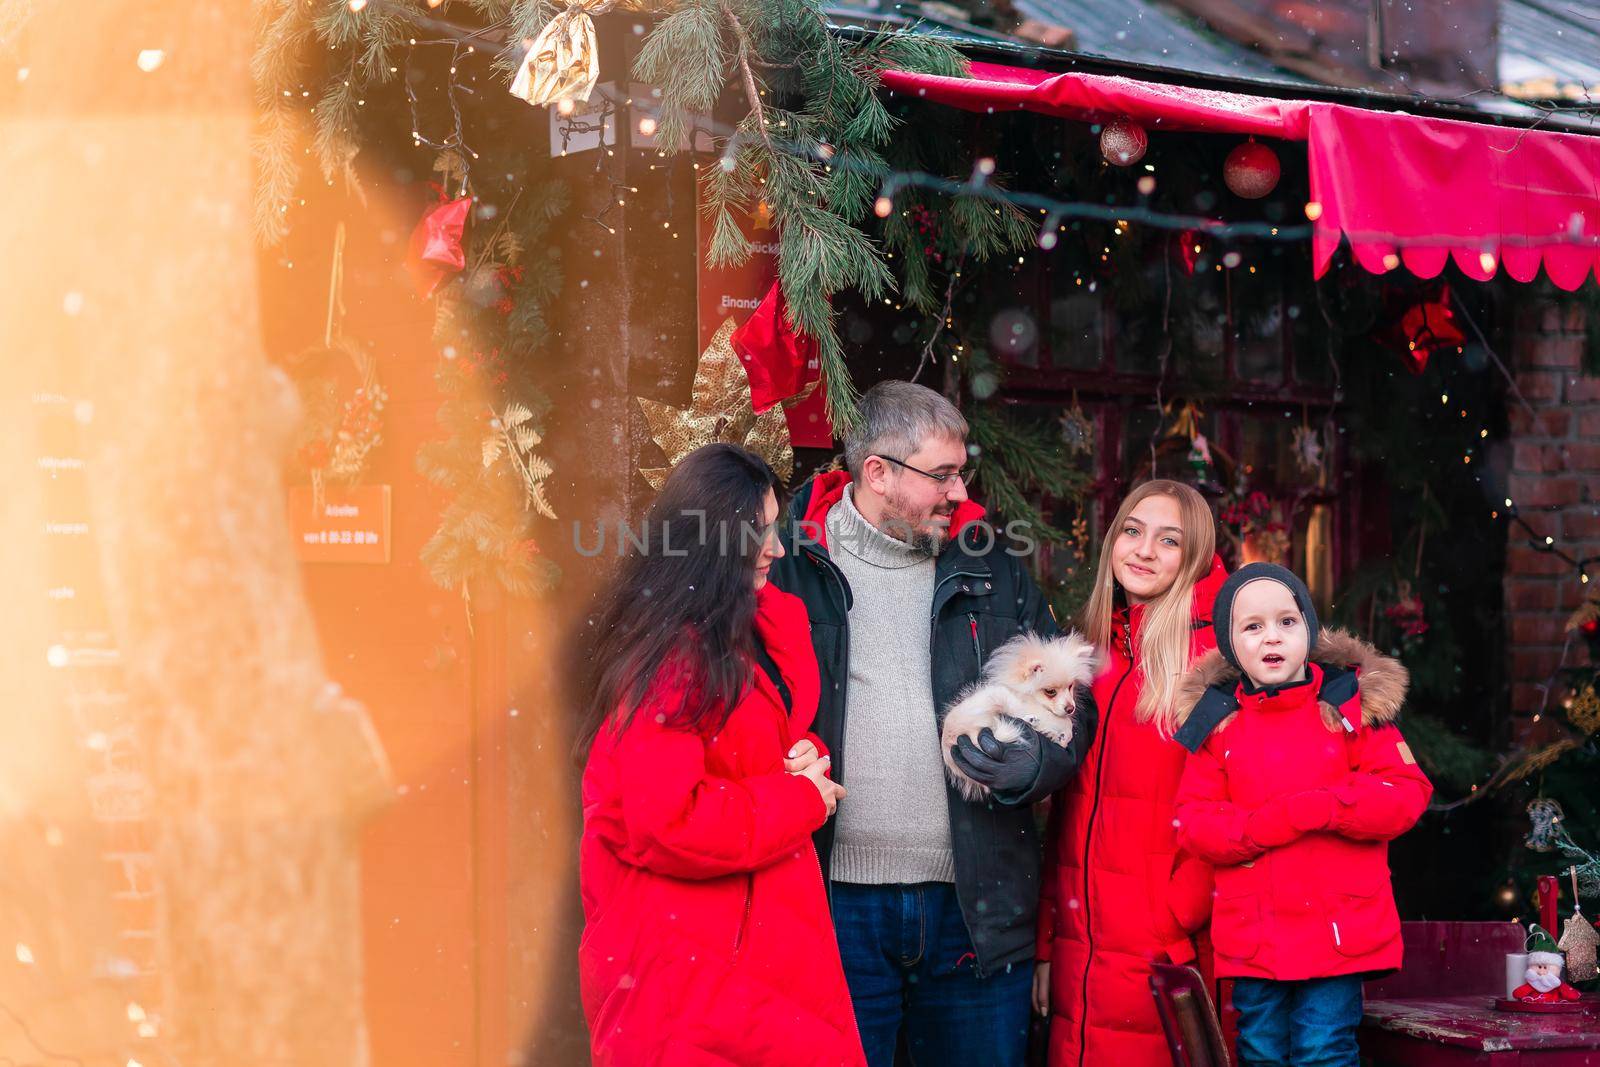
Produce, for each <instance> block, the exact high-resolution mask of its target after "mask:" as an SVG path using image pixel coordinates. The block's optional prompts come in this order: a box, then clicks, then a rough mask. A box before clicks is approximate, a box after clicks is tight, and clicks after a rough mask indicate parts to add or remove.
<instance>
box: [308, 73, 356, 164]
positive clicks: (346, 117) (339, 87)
mask: <svg viewBox="0 0 1600 1067" xmlns="http://www.w3.org/2000/svg"><path fill="white" fill-rule="evenodd" d="M356 94H357V89H356V86H355V69H354V66H353V65H352V67H351V69H349V70H347V71H346V72H345V74H344V75H343V76H339V75H335V76H334V78H333V80H332V81H330V82H329V83H328V87H327V88H326V89H325V90H323V93H322V99H321V100H319V101H317V106H316V116H317V133H316V137H315V138H314V139H313V145H314V147H315V148H316V152H317V161H318V162H319V163H320V164H321V165H322V176H323V178H324V179H325V180H326V181H327V182H328V184H329V185H332V184H333V180H334V177H335V175H337V176H338V177H340V178H343V179H344V181H345V183H346V185H347V186H348V187H349V188H350V190H351V191H352V192H357V193H359V192H360V189H361V180H360V179H359V178H358V177H357V176H356V169H355V158H356V154H357V153H358V152H360V151H361V146H360V145H359V144H358V143H357V141H356V137H355V129H356V110H357V105H356V100H357V99H358V97H357V95H356Z"/></svg>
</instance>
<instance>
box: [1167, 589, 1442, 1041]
mask: <svg viewBox="0 0 1600 1067" xmlns="http://www.w3.org/2000/svg"><path fill="white" fill-rule="evenodd" d="M1213 618H1214V622H1215V627H1216V637H1217V646H1218V647H1217V650H1216V651H1215V652H1212V653H1209V654H1208V655H1207V656H1205V657H1204V658H1202V659H1201V660H1200V661H1199V662H1198V663H1196V664H1195V666H1194V668H1193V670H1192V671H1191V673H1190V675H1189V676H1188V677H1187V678H1185V680H1184V687H1183V690H1182V692H1181V694H1180V697H1179V708H1180V716H1181V718H1180V726H1179V728H1178V731H1177V734H1176V737H1177V739H1178V741H1179V742H1180V743H1182V744H1183V745H1184V747H1186V748H1187V749H1189V751H1190V752H1191V753H1192V755H1191V756H1190V757H1189V761H1188V764H1187V766H1186V767H1185V769H1184V774H1183V780H1182V783H1181V784H1180V785H1179V787H1178V801H1177V803H1178V823H1179V826H1178V843H1179V844H1180V845H1181V846H1182V847H1184V848H1185V849H1187V850H1188V851H1190V852H1192V853H1194V854H1196V855H1198V856H1201V857H1203V858H1204V859H1207V860H1209V861H1211V862H1212V863H1213V864H1215V865H1216V905H1215V909H1214V911H1213V913H1212V918H1211V937H1212V941H1213V944H1214V945H1215V948H1216V973H1217V977H1219V978H1232V979H1234V980H1235V981H1234V985H1233V1005H1234V1007H1235V1008H1236V1009H1238V1012H1239V1062H1240V1064H1241V1065H1242V1067H1257V1065H1261V1067H1264V1065H1267V1064H1273V1065H1280V1064H1293V1065H1294V1067H1312V1065H1316V1067H1357V1064H1358V1062H1359V1057H1358V1053H1357V1050H1356V1028H1357V1026H1358V1025H1359V1024H1360V1022H1361V983H1362V981H1363V980H1364V979H1366V978H1370V977H1372V976H1373V975H1374V974H1376V973H1381V972H1385V971H1392V970H1395V969H1397V968H1398V967H1399V966H1400V957H1401V946H1400V917H1399V915H1398V913H1397V912H1396V911H1395V906H1394V894H1393V892H1392V891H1391V889H1390V885H1389V864H1388V842H1389V841H1391V840H1392V839H1394V838H1396V837H1398V836H1399V835H1401V834H1403V833H1404V832H1405V831H1406V830H1408V829H1410V828H1411V826H1412V824H1413V823H1415V822H1416V821H1417V818H1418V817H1419V816H1420V815H1421V814H1422V811H1423V809H1424V808H1426V807H1427V804H1428V798H1429V797H1430V796H1431V795H1432V793H1433V787H1432V786H1431V785H1430V784H1429V783H1428V779H1427V778H1426V777H1425V776H1424V775H1423V773H1422V771H1421V769H1420V768H1419V767H1418V766H1417V761H1416V759H1415V758H1414V757H1413V756H1412V754H1411V749H1410V748H1408V747H1407V746H1406V743H1405V741H1404V739H1403V738H1401V736H1400V730H1399V728H1398V727H1397V726H1395V724H1394V720H1395V718H1396V716H1397V715H1398V714H1399V711H1400V705H1401V704H1402V703H1403V702H1404V700H1405V691H1406V683H1407V676H1406V670H1405V668H1404V667H1403V666H1401V665H1400V664H1399V663H1397V662H1395V661H1394V660H1392V659H1390V658H1388V657H1386V656H1382V655H1380V654H1379V653H1378V652H1377V651H1376V650H1375V649H1374V648H1373V647H1372V646H1371V645H1369V644H1366V643H1365V642H1363V641H1360V640H1357V639H1356V638H1354V637H1351V636H1350V635H1348V634H1344V633H1340V632H1338V631H1328V632H1325V633H1324V632H1321V630H1320V628H1319V626H1318V624H1317V616H1316V612H1315V610H1314V609H1313V607H1312V604H1311V594H1310V592H1309V591H1308V590H1307V589H1306V587H1305V583H1303V582H1301V581H1300V579H1299V578H1297V577H1295V576H1294V575H1293V574H1292V573H1290V572H1289V571H1287V570H1285V569H1284V568H1282V567H1278V566H1274V565H1272V564H1267V563H1252V564H1250V565H1248V566H1245V567H1242V568H1240V569H1239V570H1238V571H1237V572H1235V573H1234V574H1233V575H1232V576H1231V577H1230V578H1229V579H1228V581H1227V582H1226V583H1225V584H1224V585H1223V587H1222V591H1221V592H1220V593H1218V595H1217V601H1216V606H1215V608H1214V614H1213Z"/></svg>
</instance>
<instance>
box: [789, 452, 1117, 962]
mask: <svg viewBox="0 0 1600 1067" xmlns="http://www.w3.org/2000/svg"><path fill="white" fill-rule="evenodd" d="M848 483H849V475H848V474H846V473H845V472H843V471H827V472H823V473H821V474H818V475H816V476H815V477H813V478H812V479H811V480H810V481H808V482H807V483H806V484H805V485H804V486H802V487H801V488H800V491H799V492H798V493H797V494H796V495H795V498H794V500H793V502H792V503H791V505H790V508H789V521H788V522H787V523H784V524H782V528H781V530H780V539H781V540H782V542H783V546H784V549H785V550H786V552H787V555H785V556H784V557H783V558H782V559H780V560H778V561H777V562H776V563H775V564H774V565H773V567H772V571H771V580H772V581H773V582H774V583H776V584H777V586H778V587H779V588H780V589H783V590H784V591H785V592H789V593H793V594H795V595H797V596H799V597H800V598H801V599H802V600H803V601H805V605H806V609H807V611H808V612H809V613H810V616H811V639H812V644H813V645H814V646H815V648H816V653H817V662H818V665H819V667H820V668H821V674H822V699H821V702H820V704H819V705H818V707H817V717H816V721H815V723H814V725H813V727H812V728H813V729H814V730H815V731H816V733H817V735H818V736H819V737H821V738H822V741H823V743H824V744H826V745H827V746H828V749H829V752H830V754H831V755H832V757H833V767H832V777H833V779H834V781H836V782H838V783H839V784H841V785H844V786H846V787H848V785H849V781H850V753H849V752H848V751H846V750H845V746H844V738H845V686H846V685H847V683H848V681H849V640H850V628H849V611H850V605H851V592H850V588H849V585H848V583H847V582H846V581H845V577H844V574H843V573H842V572H841V571H840V570H839V568H838V566H837V565H835V564H834V562H833V560H832V558H831V557H830V555H829V552H828V549H827V546H826V543H825V542H826V533H825V522H826V518H827V512H828V509H829V508H831V507H832V506H833V505H834V504H836V503H837V502H838V501H839V500H840V499H842V497H843V495H844V488H845V486H846V485H847V484H848ZM983 514H984V513H983V509H982V508H981V507H980V506H978V505H977V504H973V503H971V502H968V503H964V504H962V505H961V506H960V507H959V508H958V509H957V511H956V513H955V515H954V516H953V517H952V521H951V529H952V532H953V540H952V541H951V542H950V543H949V544H947V545H946V547H945V549H944V550H943V552H941V554H940V556H939V560H938V563H937V565H936V569H935V578H934V583H935V584H934V592H933V603H932V604H931V605H929V614H930V617H931V619H932V623H933V626H932V639H933V648H932V662H933V676H932V678H931V679H929V681H930V684H931V685H932V687H933V699H934V706H935V708H936V709H937V714H938V718H939V728H942V726H943V719H944V713H945V711H946V710H947V709H948V708H949V707H950V706H951V705H952V704H953V703H954V702H955V698H956V695H957V694H958V693H959V692H960V691H961V690H962V689H963V688H964V687H966V686H967V685H969V684H971V683H972V682H975V681H976V680H977V679H978V675H979V671H980V668H981V666H982V664H983V662H984V660H985V659H986V658H987V656H988V655H989V654H990V653H991V652H993V651H994V650H995V649H996V648H998V647H999V646H1000V645H1002V644H1004V643H1005V642H1006V641H1008V640H1010V639H1011V638H1012V637H1014V636H1015V635H1016V634H1018V633H1021V632H1023V631H1034V632H1037V633H1039V634H1042V635H1045V636H1055V635H1056V634H1057V633H1058V632H1059V630H1058V629H1057V627H1056V623H1055V620H1054V618H1052V616H1051V614H1050V609H1049V607H1048V606H1047V605H1046V604H1045V602H1044V598H1043V596H1042V595H1041V594H1040V592H1039V589H1038V587H1037V586H1036V585H1035V584H1034V582H1033V579H1032V578H1031V577H1030V576H1029V575H1028V573H1027V570H1026V569H1025V568H1024V566H1023V559H1022V558H1021V557H1020V556H1018V555H1015V554H1012V553H1010V552H1008V551H1007V547H1008V546H1009V545H1011V544H1012V542H1011V541H1009V540H1008V539H1006V538H1005V536H1004V532H1003V531H1002V530H998V529H995V528H993V527H991V526H990V525H989V524H988V523H986V522H983V521H979V520H981V519H982V518H983ZM1096 718H1097V715H1096V712H1095V708H1094V700H1093V697H1092V696H1090V695H1089V691H1088V687H1087V686H1085V687H1083V693H1082V695H1081V697H1080V700H1079V704H1078V710H1077V727H1076V729H1075V730H1074V731H1073V736H1072V741H1071V743H1070V744H1069V745H1067V746H1066V747H1062V746H1060V745H1055V744H1049V743H1046V744H1045V745H1044V746H1043V748H1044V754H1045V755H1044V762H1043V764H1042V765H1041V767H1040V770H1039V774H1038V777H1037V778H1036V779H1035V780H1034V783H1033V785H1032V786H1031V787H1030V788H1028V789H1027V790H1026V791H1024V792H1023V793H1021V794H1020V795H1018V796H1014V797H1006V798H998V799H997V798H994V797H991V798H990V799H988V800H987V801H982V802H971V801H967V800H964V799H963V798H962V796H961V794H960V793H959V792H957V791H956V789H955V788H954V787H952V786H951V785H950V784H949V782H948V781H947V782H946V783H945V786H946V790H945V795H946V800H947V802H948V803H949V805H950V840H951V846H952V849H953V851H954V858H955V869H956V896H957V898H958V900H959V901H960V903H961V913H962V915H963V917H964V918H965V919H966V925H967V931H968V933H969V935H970V936H971V938H972V944H973V948H974V950H975V952H976V954H977V957H978V971H979V973H980V974H992V973H994V972H995V971H997V970H999V969H1001V968H1003V967H1005V966H1006V965H1007V964H1012V963H1018V962H1022V961H1027V960H1031V959H1032V958H1033V954H1034V917H1035V914H1036V912H1037V909H1038V901H1039V872H1040V836H1039V827H1038V823H1037V821H1036V820H1035V818H1034V813H1033V811H1032V805H1033V804H1034V803H1035V802H1037V801H1040V800H1043V799H1045V798H1046V797H1048V796H1050V795H1051V794H1052V793H1054V792H1055V791H1056V790H1058V789H1060V788H1061V786H1062V785H1063V784H1064V783H1065V782H1066V781H1067V780H1068V779H1069V778H1071V777H1072V774H1073V773H1074V772H1075V771H1076V770H1077V767H1078V764H1079V761H1080V760H1081V759H1082V756H1083V753H1084V751H1085V750H1086V749H1087V748H1088V746H1089V743H1090V741H1091V740H1092V739H1093V737H1094V731H1095V725H1096ZM846 803H848V801H846ZM833 833H834V820H832V819H830V820H828V822H826V823H825V824H823V827H822V829H821V830H819V831H817V836H816V845H817V855H818V857H819V858H820V859H821V861H822V871H823V875H824V877H827V876H828V870H829V859H830V856H831V853H832V848H833ZM829 884H830V886H831V884H832V883H831V880H830V882H829Z"/></svg>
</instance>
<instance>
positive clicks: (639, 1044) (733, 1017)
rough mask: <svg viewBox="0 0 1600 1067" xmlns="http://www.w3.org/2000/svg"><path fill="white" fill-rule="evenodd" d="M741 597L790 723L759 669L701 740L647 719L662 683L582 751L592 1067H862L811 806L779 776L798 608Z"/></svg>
mask: <svg viewBox="0 0 1600 1067" xmlns="http://www.w3.org/2000/svg"><path fill="white" fill-rule="evenodd" d="M757 598H758V608H757V614H756V629H757V632H758V634H759V636H760V638H761V640H762V642H763V643H764V644H765V645H766V648H767V651H768V652H769V653H770V654H771V656H772V658H773V660H774V661H775V662H776V663H777V665H778V670H779V673H780V674H781V675H782V677H783V679H784V682H785V684H786V685H787V686H788V688H789V692H790V695H791V698H792V702H793V709H794V710H793V711H792V713H786V712H785V710H784V705H783V702H782V699H781V697H780V696H779V695H778V692H777V691H776V690H775V689H774V687H773V685H772V683H771V680H770V679H769V678H768V676H767V674H766V673H765V672H764V671H762V670H761V669H760V668H759V667H757V668H755V670H754V684H753V687H752V689H751V690H750V691H749V692H748V693H747V694H746V695H745V697H744V698H743V699H742V700H740V701H739V703H738V705H737V706H736V707H735V708H734V709H733V713H732V714H731V715H730V716H729V718H728V721H727V723H726V724H725V725H724V726H723V727H722V728H721V729H720V730H718V731H717V732H716V733H715V734H714V735H712V736H709V737H707V736H703V735H702V734H699V733H695V732H691V731H689V730H685V729H677V728H673V727H670V726H668V725H666V724H665V723H664V721H662V718H661V716H662V709H664V708H670V707H672V706H673V695H672V693H671V691H670V689H671V686H670V685H669V684H667V683H661V684H660V685H659V686H658V689H659V690H660V691H659V692H658V691H656V690H652V693H651V694H650V696H649V697H647V698H646V700H645V702H644V704H643V706H641V707H640V709H639V711H638V713H637V714H635V715H634V717H633V720H632V722H631V723H630V724H629V725H628V727H627V728H626V729H625V730H623V731H621V733H620V734H619V733H618V732H617V731H616V730H615V729H614V728H612V727H611V726H607V727H606V728H605V729H602V730H601V732H600V736H599V737H598V738H597V739H596V740H595V744H594V748H593V749H592V751H591V752H590V754H589V762H588V765H587V767H585V769H584V774H583V815H584V826H583V839H582V842H581V845H580V872H579V877H580V883H581V887H582V894H583V913H584V931H583V940H582V942H581V943H580V945H579V947H578V970H579V983H580V986H581V989H582V995H583V1010H584V1016H585V1017H586V1019H587V1020H588V1023H589V1034H590V1044H591V1048H592V1051H593V1055H594V1063H595V1064H596V1065H614V1067H644V1065H657V1064H666V1065H675V1067H689V1065H694V1067H711V1065H717V1067H732V1065H735V1064H737V1065H741V1067H742V1065H746V1064H775V1065H784V1064H793V1065H795V1067H801V1065H814V1064H828V1065H830V1067H831V1065H836V1064H850V1065H858V1064H864V1063H865V1062H866V1060H865V1056H864V1054H863V1053H862V1050H861V1039H860V1037H859V1036H858V1035H857V1032H856V1024H855V1016H854V1014H853V1012H852V1010H851V1007H850V993H849V990H848V989H847V988H846V986H845V981H844V969H843V966H842V965H841V964H840V962H839V949H838V944H837V942H836V941H835V939H834V932H833V922H832V920H831V919H830V917H829V914H828V902H827V897H826V895H825V891H824V889H823V886H822V872H821V870H820V869H819V867H818V866H817V856H816V852H815V850H814V849H813V848H812V845H811V834H812V832H813V831H815V830H816V829H817V827H819V826H821V825H822V823H823V820H824V819H825V818H826V810H825V808H824V806H823V803H822V797H821V795H820V794H819V793H818V792H817V788H816V786H814V785H812V784H811V782H809V781H807V780H806V779H804V778H802V777H799V776H797V775H791V774H786V773H785V772H784V770H783V759H784V757H785V755H786V754H787V753H788V751H789V749H790V748H791V747H792V746H793V745H794V743H795V742H796V741H798V740H800V739H801V738H802V737H803V736H809V735H807V733H806V731H807V730H808V729H809V728H810V726H811V718H812V715H813V714H814V713H815V710H816V706H817V692H818V681H817V664H816V659H815V658H814V656H813V654H812V651H811V639H810V636H809V631H810V626H809V623H808V621H807V618H806V611H805V607H804V605H803V604H801V602H800V601H799V600H798V599H797V598H795V597H792V596H790V595H789V594H787V593H783V592H781V591H779V590H778V589H777V588H776V587H774V586H772V585H770V584H769V585H767V586H765V587H763V588H762V589H761V591H760V592H759V593H758V594H757ZM812 740H813V741H815V737H814V736H813V737H812ZM819 747H820V744H819Z"/></svg>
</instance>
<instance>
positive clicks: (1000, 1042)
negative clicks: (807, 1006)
mask: <svg viewBox="0 0 1600 1067" xmlns="http://www.w3.org/2000/svg"><path fill="white" fill-rule="evenodd" d="M833 925H834V929H835V930H836V931H837V933H838V935H839V955H840V956H841V958H843V960H844V977H845V981H847V982H848V983H849V985H850V999H851V1001H852V1002H853V1003H854V1005H855V1011H856V1026H857V1027H858V1028H859V1029H860V1031H861V1043H862V1045H863V1046H864V1047H865V1048H866V1050H867V1063H868V1064H869V1065H870V1067H892V1065H893V1064H894V1055H895V1042H896V1039H897V1037H898V1036H899V1034H900V1032H901V1031H902V1030H903V1031H904V1032H905V1038H906V1047H907V1048H908V1049H909V1051H910V1053H911V1062H912V1063H913V1064H915V1067H945V1065H950V1067H955V1065H958V1064H959V1065H961V1067H971V1065H974V1064H982V1065H984V1067H1022V1062H1023V1057H1024V1055H1025V1053H1026V1050H1027V1042H1028V1013H1029V1011H1030V1008H1029V1000H1030V996H1031V991H1032V988H1033V964H1032V962H1031V961H1026V960H1025V961H1023V962H1021V963H1014V964H1012V965H1011V966H1009V967H1006V968H1004V969H1002V970H1001V971H999V972H997V973H995V974H991V975H987V976H985V977H981V978H980V977H979V976H978V959H977V956H976V955H974V953H973V950H972V939H971V938H969V937H968V936H967V926H966V922H965V921H964V920H963V919H962V917H961V907H960V905H959V904H957V902H956V891H955V887H954V886H952V885H950V884H949V883H947V882H923V883H919V884H917V885H849V884H847V883H844V882H835V883H834V885H833Z"/></svg>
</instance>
